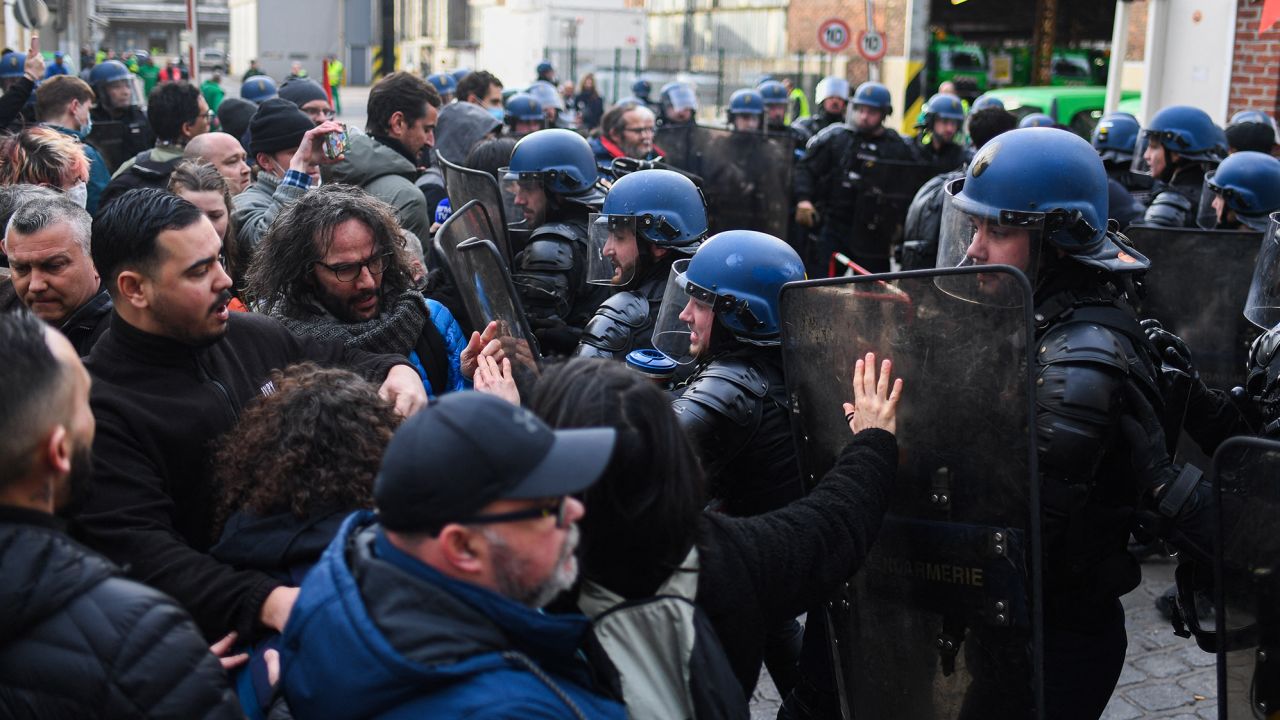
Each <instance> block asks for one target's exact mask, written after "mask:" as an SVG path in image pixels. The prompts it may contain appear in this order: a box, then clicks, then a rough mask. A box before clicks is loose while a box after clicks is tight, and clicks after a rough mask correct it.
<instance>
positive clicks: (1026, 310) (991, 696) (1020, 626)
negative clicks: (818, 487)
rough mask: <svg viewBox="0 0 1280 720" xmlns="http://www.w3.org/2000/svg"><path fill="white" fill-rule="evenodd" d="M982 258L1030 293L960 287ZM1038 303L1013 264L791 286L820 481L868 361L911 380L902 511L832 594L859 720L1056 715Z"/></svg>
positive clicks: (892, 515) (811, 458)
mask: <svg viewBox="0 0 1280 720" xmlns="http://www.w3.org/2000/svg"><path fill="white" fill-rule="evenodd" d="M979 269H980V270H981V271H982V276H983V281H982V282H987V283H991V284H994V285H1005V284H1008V285H1011V286H1012V287H1014V288H1016V289H1017V292H1016V293H1013V295H1014V296H1015V297H1016V301H1014V302H1010V301H1009V300H1008V298H1002V302H1000V303H990V304H986V303H978V302H969V301H966V300H963V299H961V298H960V297H958V296H957V294H953V293H952V292H949V291H951V290H954V289H956V288H957V287H960V286H966V287H968V288H969V289H971V290H973V291H974V294H973V296H974V297H980V296H981V295H980V293H979V288H978V285H979V283H980V281H979V273H978V272H977V271H978V270H979ZM993 275H1001V276H1002V277H1001V278H998V279H996V282H994V283H992V280H993V278H992V276H993ZM944 279H945V280H946V283H944V282H943V280H944ZM944 287H945V288H946V289H947V290H948V292H944V290H943V289H941V288H944ZM1031 308H1032V300H1031V288H1030V285H1029V283H1028V282H1027V280H1026V278H1025V277H1024V276H1023V275H1022V274H1021V273H1019V272H1018V271H1017V270H1014V269H1013V268H1008V267H1005V266H985V267H983V268H974V267H967V268H945V269H937V270H919V271H911V272H903V273H890V274H883V275H871V276H858V277H847V278H835V279H830V280H816V281H806V282H800V283H791V284H789V285H787V286H786V287H785V288H783V291H782V300H781V315H782V343H783V344H782V347H783V362H784V365H785V368H786V375H787V387H788V389H789V391H790V393H791V403H792V418H793V423H794V430H795V434H796V438H797V445H798V447H799V449H800V457H801V465H802V468H803V471H804V473H805V477H806V480H807V481H808V482H810V483H812V482H816V481H817V480H818V479H820V478H821V477H822V474H823V473H825V472H826V471H827V469H829V468H830V467H831V465H832V464H833V463H834V461H835V459H836V457H837V456H838V454H839V453H840V450H841V449H842V448H843V447H844V445H845V444H846V443H848V441H849V438H850V435H849V427H848V424H847V422H846V421H845V419H844V415H843V411H842V408H841V403H842V402H843V401H847V400H848V399H849V398H850V397H851V392H852V391H851V389H850V377H851V374H852V368H853V365H854V362H855V360H856V359H858V358H860V357H862V356H863V355H864V354H865V353H866V352H867V351H874V352H875V353H876V355H877V357H880V358H886V357H887V358H891V359H892V360H893V362H894V374H895V376H899V377H902V378H903V380H904V382H905V387H904V395H903V400H902V404H901V406H900V408H899V413H898V444H899V452H900V458H901V460H900V463H899V468H898V478H897V480H896V483H895V485H894V489H893V496H892V497H891V499H890V503H889V511H888V513H887V515H886V516H885V520H884V524H883V526H882V527H881V530H880V534H879V537H878V538H877V539H876V543H875V546H874V547H873V548H872V551H871V554H870V555H869V557H868V558H867V562H866V564H865V565H864V566H863V568H862V569H861V570H860V571H859V572H858V573H857V574H856V575H855V576H854V577H853V578H851V579H850V580H849V582H848V583H846V585H845V587H844V590H843V591H842V592H841V593H840V596H839V597H837V598H835V599H833V600H832V601H830V602H829V604H828V617H829V620H828V622H829V626H830V628H831V631H830V633H831V641H832V656H833V659H834V661H835V664H836V668H835V676H836V678H837V682H838V686H839V690H840V693H841V699H842V704H843V705H844V707H843V709H844V711H845V717H846V719H847V718H849V717H854V718H897V719H902V720H938V719H941V718H948V719H951V718H965V719H969V718H975V719H976V718H997V717H998V718H1019V719H1021V718H1035V717H1041V716H1042V715H1043V692H1042V682H1041V677H1042V664H1043V663H1042V658H1043V649H1042V639H1041V629H1040V628H1041V624H1040V619H1039V618H1040V614H1041V600H1040V591H1039V587H1040V582H1039V558H1040V547H1039V545H1040V543H1039V519H1040V518H1039V511H1038V507H1039V495H1038V489H1037V484H1036V482H1035V481H1034V479H1035V477H1036V456H1035V443H1034V436H1033V432H1034V427H1035V425H1034V423H1033V422H1032V420H1033V404H1032V386H1031V370H1030V368H1031V356H1030V348H1029V345H1028V343H1029V342H1031V338H1032V334H1031V327H1032V326H1031Z"/></svg>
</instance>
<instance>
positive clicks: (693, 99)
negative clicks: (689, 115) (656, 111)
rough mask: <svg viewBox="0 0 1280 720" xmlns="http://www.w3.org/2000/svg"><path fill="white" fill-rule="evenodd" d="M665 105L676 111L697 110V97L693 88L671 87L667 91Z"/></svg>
mask: <svg viewBox="0 0 1280 720" xmlns="http://www.w3.org/2000/svg"><path fill="white" fill-rule="evenodd" d="M666 103H667V105H669V106H670V107H671V109H672V110H676V111H680V110H697V109H698V96H697V95H695V94H694V92H693V88H689V87H683V86H680V87H673V88H671V89H670V90H668V91H667V97H666Z"/></svg>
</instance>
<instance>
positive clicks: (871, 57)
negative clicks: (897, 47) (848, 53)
mask: <svg viewBox="0 0 1280 720" xmlns="http://www.w3.org/2000/svg"><path fill="white" fill-rule="evenodd" d="M888 49H889V44H888V43H887V42H886V41H885V39H884V35H881V34H880V33H878V32H876V31H875V30H863V31H862V32H860V33H858V54H859V55H861V56H862V57H863V58H865V59H867V60H868V61H870V62H875V61H876V60H879V59H880V58H882V57H884V53H885V51H886V50H888Z"/></svg>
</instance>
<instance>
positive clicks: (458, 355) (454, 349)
mask: <svg viewBox="0 0 1280 720" xmlns="http://www.w3.org/2000/svg"><path fill="white" fill-rule="evenodd" d="M425 300H426V302H427V315H429V316H430V318H431V324H432V325H435V326H436V330H439V331H440V336H441V337H443V338H444V343H445V345H446V346H448V348H449V384H448V387H446V388H445V392H453V391H455V390H467V389H470V387H471V381H470V380H468V379H466V378H465V377H463V375H462V351H463V349H464V348H466V347H467V336H466V335H464V334H463V333H462V327H461V326H459V325H458V321H457V320H455V319H454V317H453V313H451V312H449V308H447V307H445V306H444V305H441V304H440V303H438V302H436V301H435V300H432V299H431V298H425ZM409 362H410V363H412V364H413V369H414V370H417V371H418V376H419V377H421V378H422V386H423V387H424V388H426V390H427V397H429V398H431V399H432V400H434V399H435V397H436V393H435V390H434V389H433V388H432V387H431V383H430V382H429V381H428V380H427V369H426V368H425V367H423V365H422V358H420V357H418V351H417V350H413V351H411V352H410V353H409Z"/></svg>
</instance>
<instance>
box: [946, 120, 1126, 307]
mask: <svg viewBox="0 0 1280 720" xmlns="http://www.w3.org/2000/svg"><path fill="white" fill-rule="evenodd" d="M1107 210H1108V185H1107V171H1106V169H1105V168H1104V167H1103V164H1102V159H1101V158H1100V157H1098V153H1097V152H1096V151H1095V150H1094V149H1093V146H1092V145H1090V144H1089V143H1088V142H1086V141H1085V140H1084V139H1083V138H1081V137H1080V136H1078V135H1076V134H1075V133H1072V132H1069V131H1066V130H1059V129H1057V128H1019V129H1017V130H1011V131H1009V132H1007V133H1003V134H1001V135H1000V136H999V137H996V138H994V139H992V140H991V141H989V142H988V143H987V144H986V145H983V146H982V149H980V150H979V151H978V152H977V154H975V155H974V157H973V160H971V161H970V162H969V166H968V168H967V169H966V170H965V176H964V177H963V178H959V179H956V180H953V181H951V182H950V183H948V184H947V187H946V198H945V200H944V204H943V215H942V228H941V239H940V242H939V246H938V267H956V266H962V265H988V264H1005V265H1013V266H1015V267H1017V268H1018V269H1019V270H1022V271H1023V273H1025V274H1026V275H1027V277H1028V278H1029V279H1031V281H1032V282H1033V283H1035V282H1036V280H1037V277H1036V276H1037V273H1038V272H1040V270H1041V267H1042V262H1041V261H1042V260H1045V261H1049V262H1051V261H1052V259H1053V258H1054V257H1056V253H1051V252H1048V248H1047V247H1045V245H1044V244H1045V243H1047V244H1048V246H1052V247H1053V248H1056V249H1057V250H1061V251H1062V252H1063V253H1064V254H1066V256H1067V257H1068V258H1070V259H1071V260H1072V261H1074V262H1078V263H1081V264H1083V265H1087V266H1089V267H1093V268H1098V269H1101V270H1104V271H1107V272H1115V273H1121V272H1137V271H1143V270H1146V269H1147V268H1148V267H1149V265H1150V263H1149V262H1147V260H1146V258H1144V257H1142V256H1141V255H1139V254H1138V253H1137V252H1136V251H1135V250H1133V249H1132V248H1128V247H1125V246H1122V245H1121V244H1120V242H1119V241H1118V240H1117V239H1116V237H1115V236H1114V235H1113V234H1111V233H1110V232H1108V228H1107ZM1023 237H1025V238H1026V240H1025V244H1022V243H1021V242H1020V241H1021V238H1023ZM1042 256H1043V257H1042ZM996 277H997V278H1006V277H1007V276H998V275H997V276H996ZM951 278H952V281H948V282H949V283H950V286H949V287H943V281H942V279H941V278H940V279H939V283H938V284H939V287H942V288H943V289H944V290H946V291H947V292H949V293H951V294H952V295H955V296H957V297H964V298H966V299H970V300H974V301H978V302H994V303H996V304H999V303H1000V302H1001V300H1002V298H1003V299H1012V297H1011V296H1010V297H1006V296H1004V293H1007V292H1010V291H1013V290H1015V288H1011V287H1007V286H1006V287H1002V284H1001V282H999V281H992V280H991V279H990V278H985V279H984V278H983V276H981V275H977V276H973V275H964V276H951ZM984 280H985V282H986V283H987V284H986V285H985V286H984V284H983V283H984Z"/></svg>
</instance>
